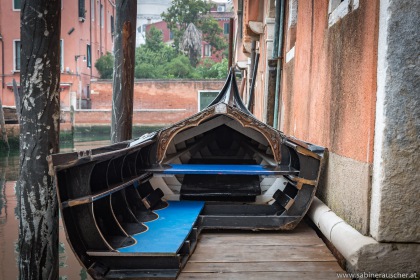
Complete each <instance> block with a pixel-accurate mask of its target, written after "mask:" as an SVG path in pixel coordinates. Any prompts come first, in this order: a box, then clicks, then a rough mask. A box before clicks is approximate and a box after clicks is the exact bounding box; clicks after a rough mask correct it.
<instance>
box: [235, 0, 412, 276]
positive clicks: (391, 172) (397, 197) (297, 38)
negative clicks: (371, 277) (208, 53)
mask: <svg viewBox="0 0 420 280" xmlns="http://www.w3.org/2000/svg"><path fill="white" fill-rule="evenodd" d="M234 6H235V20H236V23H237V26H238V28H236V34H237V35H236V36H237V38H238V41H237V45H236V52H237V53H236V64H237V65H238V67H239V68H240V69H242V72H243V74H244V75H245V77H246V78H247V80H249V78H250V77H251V76H252V73H253V72H254V71H256V75H255V77H256V78H255V81H254V83H255V91H254V93H255V94H254V96H253V97H252V98H250V97H249V87H250V83H248V85H247V90H245V91H244V99H245V100H246V101H249V102H253V103H254V108H253V113H254V114H255V116H256V117H257V118H259V119H260V120H262V121H264V122H267V123H269V124H271V125H274V126H275V127H276V128H278V129H280V130H282V131H283V132H285V133H286V134H288V135H291V136H295V137H297V138H299V139H302V140H305V141H308V142H310V143H314V144H317V145H320V146H324V147H327V148H328V150H329V159H328V161H327V163H326V166H325V168H324V172H323V174H322V178H321V181H320V184H319V190H318V191H317V197H318V198H319V199H320V201H321V202H319V203H314V204H315V205H314V206H313V209H312V210H311V211H310V212H311V213H312V214H313V215H312V216H311V218H312V219H313V221H314V223H315V224H316V225H317V226H318V227H319V228H320V229H321V231H322V232H323V233H324V235H325V236H326V238H327V239H328V240H329V241H330V242H331V243H332V244H333V246H335V247H336V249H337V252H339V253H340V254H341V255H342V256H343V257H344V258H345V259H346V265H347V269H348V270H349V271H356V272H363V271H365V272H367V271H369V272H375V273H385V272H388V273H398V272H400V273H401V272H407V273H408V272H418V271H419V269H420V267H419V263H420V244H419V242H420V219H419V218H418V214H417V213H419V212H420V205H419V203H418V200H419V199H420V192H419V191H418V189H417V187H418V182H419V179H420V177H419V176H420V175H419V172H418V170H420V153H419V152H418V151H419V150H420V142H419V141H418V136H419V135H420V125H419V124H420V121H419V120H420V117H419V116H420V94H419V89H418V81H419V75H418V69H419V67H420V65H419V59H418V57H419V56H418V54H419V48H420V47H419V44H418V38H419V35H420V31H419V30H418V26H420V17H419V11H420V3H419V2H412V1H388V0H374V1H367V0H343V1H341V0H328V1H303V0H259V1H258V0H255V1H252V0H235V1H234ZM281 19H283V20H281ZM253 47H255V50H253ZM257 56H259V61H258V63H257V64H256V66H257V67H252V66H251V65H252V62H253V61H256V60H253V59H251V58H252V57H257ZM416 170H417V171H416ZM321 205H323V206H321ZM320 212H322V213H321V214H319V213H320ZM314 213H315V214H314ZM310 215H311V214H310ZM314 217H315V218H314ZM319 217H321V218H319Z"/></svg>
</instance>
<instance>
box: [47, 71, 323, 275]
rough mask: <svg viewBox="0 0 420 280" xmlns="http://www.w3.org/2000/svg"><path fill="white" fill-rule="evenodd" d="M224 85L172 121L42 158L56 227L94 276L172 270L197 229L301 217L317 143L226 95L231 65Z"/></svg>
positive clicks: (257, 225)
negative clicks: (47, 165) (214, 98)
mask: <svg viewBox="0 0 420 280" xmlns="http://www.w3.org/2000/svg"><path fill="white" fill-rule="evenodd" d="M227 85H228V86H225V88H224V91H223V90H222V92H221V94H220V95H219V101H218V102H215V103H214V104H211V105H210V106H209V107H208V108H206V109H205V110H204V111H202V112H200V113H198V114H197V115H195V116H192V117H191V118H189V119H187V120H184V121H182V122H180V123H177V124H174V125H173V126H170V127H168V128H165V129H163V130H160V131H157V132H155V133H151V134H149V135H145V136H143V137H141V138H139V139H136V140H134V141H127V142H122V143H117V144H114V145H111V146H108V147H103V148H98V149H93V150H89V151H84V152H75V153H69V154H62V155H53V156H52V157H51V158H50V162H51V165H52V166H53V169H54V171H53V172H54V173H55V177H56V185H57V192H58V197H59V202H60V209H61V213H62V219H63V224H64V227H65V231H66V236H67V238H68V240H69V244H70V245H71V247H72V249H73V251H74V252H75V254H76V256H77V258H78V259H79V261H80V263H81V264H82V265H83V266H85V267H86V268H87V270H88V272H89V274H90V275H91V276H92V277H93V278H94V279H119V278H154V277H156V278H173V279H174V278H176V276H177V275H178V274H179V272H180V270H181V269H182V267H183V266H184V265H185V263H186V261H187V260H188V258H189V256H190V255H191V254H192V253H193V251H194V248H195V246H196V244H197V242H198V236H199V234H200V232H201V231H202V230H205V229H241V230H291V229H293V228H294V227H295V226H296V225H297V224H298V223H299V221H300V220H301V219H302V217H303V215H304V214H305V213H306V211H307V210H308V208H309V206H310V203H311V201H312V198H313V196H314V194H315V190H316V185H317V181H318V177H319V171H320V167H321V163H322V157H323V153H324V149H323V148H321V147H318V146H314V145H311V144H308V143H305V142H302V141H299V140H297V139H294V138H290V137H286V136H284V135H283V134H282V133H281V132H279V131H277V130H274V129H273V128H271V127H268V126H267V125H265V124H263V123H261V122H259V121H257V120H256V119H255V118H254V117H253V116H252V115H250V113H249V112H247V111H245V110H244V109H243V108H241V106H242V107H243V104H242V103H239V102H241V101H240V100H237V98H238V97H233V98H232V93H231V92H232V89H233V90H235V87H236V81H235V80H234V78H233V75H230V82H229V79H228V82H227ZM229 85H230V86H229ZM227 92H228V93H229V92H230V94H227ZM226 94H227V95H226ZM236 94H237V93H236ZM220 96H222V97H224V98H220ZM226 96H227V97H226ZM241 104H242V105H241ZM238 105H239V106H238ZM244 111H245V112H244Z"/></svg>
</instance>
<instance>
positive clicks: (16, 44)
mask: <svg viewBox="0 0 420 280" xmlns="http://www.w3.org/2000/svg"><path fill="white" fill-rule="evenodd" d="M13 71H20V40H14V41H13Z"/></svg>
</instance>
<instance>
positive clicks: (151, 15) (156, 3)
mask: <svg viewBox="0 0 420 280" xmlns="http://www.w3.org/2000/svg"><path fill="white" fill-rule="evenodd" d="M171 2H172V1H171V0H137V35H136V47H139V46H140V45H143V44H144V43H145V42H146V27H147V25H148V24H152V23H155V22H160V21H162V17H161V14H162V13H163V12H166V10H167V9H168V8H169V7H170V6H171Z"/></svg>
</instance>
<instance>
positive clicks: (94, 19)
mask: <svg viewBox="0 0 420 280" xmlns="http://www.w3.org/2000/svg"><path fill="white" fill-rule="evenodd" d="M61 3H62V6H61V14H62V16H61V40H60V46H61V78H60V88H61V98H60V99H61V104H60V105H61V108H62V109H63V110H68V109H70V106H73V107H74V108H75V109H86V108H90V106H91V104H90V83H91V80H92V79H98V78H99V73H98V72H97V70H96V68H95V66H94V64H95V62H96V60H97V59H98V58H100V57H101V56H102V55H104V54H106V53H107V52H112V49H113V34H112V33H113V32H114V22H115V4H114V3H113V1H108V0H80V1H62V2H61ZM20 5H21V1H20V0H7V1H1V2H0V35H1V39H0V43H1V46H0V47H1V49H0V52H1V56H0V58H1V61H0V63H1V69H0V70H1V71H2V72H1V73H0V75H1V76H0V79H1V88H0V98H1V99H2V102H3V105H5V106H13V105H14V104H15V101H14V95H13V85H12V82H13V79H15V81H16V82H17V85H18V86H19V81H20Z"/></svg>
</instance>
